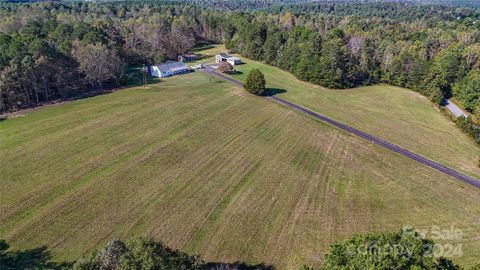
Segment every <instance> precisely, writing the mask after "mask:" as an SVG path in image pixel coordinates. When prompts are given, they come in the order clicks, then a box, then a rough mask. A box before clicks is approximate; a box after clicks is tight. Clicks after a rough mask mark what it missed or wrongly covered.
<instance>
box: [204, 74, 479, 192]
mask: <svg viewBox="0 0 480 270" xmlns="http://www.w3.org/2000/svg"><path fill="white" fill-rule="evenodd" d="M205 72H207V73H209V74H211V75H214V76H217V77H220V78H222V79H225V80H227V81H229V82H232V83H234V84H236V85H238V86H243V83H242V82H240V81H238V80H236V79H233V78H230V77H227V76H225V75H222V74H220V73H218V72H216V71H215V70H214V69H213V68H211V67H206V68H205ZM267 98H268V99H270V100H273V101H275V102H277V103H279V104H282V105H284V106H287V107H290V108H292V109H294V110H296V111H299V112H302V113H305V114H307V115H309V116H312V117H314V118H315V119H318V120H321V121H323V122H326V123H328V124H330V125H332V126H335V127H337V128H340V129H342V130H345V131H347V132H349V133H351V134H354V135H357V136H359V137H361V138H363V139H366V140H368V141H370V142H372V143H374V144H376V145H380V146H383V147H385V148H387V149H389V150H391V151H394V152H396V153H398V154H401V155H403V156H405V157H407V158H410V159H413V160H415V161H417V162H419V163H421V164H423V165H426V166H429V167H430V168H433V169H435V170H437V171H439V172H441V173H444V174H446V175H449V176H452V177H454V178H456V179H458V180H461V181H463V182H465V183H468V184H470V185H473V186H475V187H477V188H480V180H477V179H475V178H473V177H470V176H467V175H465V174H462V173H460V172H459V171H456V170H454V169H452V168H449V167H447V166H444V165H442V164H440V163H437V162H435V161H433V160H430V159H428V158H426V157H423V156H420V155H418V154H415V153H413V152H411V151H409V150H407V149H405V148H402V147H400V146H398V145H395V144H393V143H390V142H387V141H385V140H383V139H380V138H378V137H375V136H373V135H370V134H368V133H365V132H363V131H360V130H358V129H356V128H353V127H351V126H349V125H346V124H344V123H341V122H339V121H336V120H334V119H332V118H330V117H327V116H325V115H321V114H319V113H317V112H314V111H312V110H309V109H306V108H304V107H301V106H299V105H296V104H294V103H292V102H289V101H286V100H284V99H282V98H279V97H276V96H268V97H267Z"/></svg>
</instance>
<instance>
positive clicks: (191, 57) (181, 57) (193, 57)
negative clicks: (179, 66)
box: [177, 54, 198, 62]
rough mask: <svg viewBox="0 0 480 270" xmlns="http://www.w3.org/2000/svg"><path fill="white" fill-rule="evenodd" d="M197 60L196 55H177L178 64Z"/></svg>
mask: <svg viewBox="0 0 480 270" xmlns="http://www.w3.org/2000/svg"><path fill="white" fill-rule="evenodd" d="M197 59H198V56H197V55H196V54H182V55H179V56H178V58H177V60H178V62H190V61H195V60H197Z"/></svg>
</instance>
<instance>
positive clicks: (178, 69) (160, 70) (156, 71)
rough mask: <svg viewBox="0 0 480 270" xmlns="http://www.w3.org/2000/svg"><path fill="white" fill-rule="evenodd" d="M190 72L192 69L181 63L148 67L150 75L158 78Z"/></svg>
mask: <svg viewBox="0 0 480 270" xmlns="http://www.w3.org/2000/svg"><path fill="white" fill-rule="evenodd" d="M190 71H192V69H190V67H188V66H187V65H185V64H184V63H182V62H169V63H165V64H161V65H155V66H150V75H151V76H153V77H159V78H165V77H169V76H173V75H178V74H184V73H188V72H190Z"/></svg>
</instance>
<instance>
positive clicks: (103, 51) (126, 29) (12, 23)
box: [0, 1, 480, 116]
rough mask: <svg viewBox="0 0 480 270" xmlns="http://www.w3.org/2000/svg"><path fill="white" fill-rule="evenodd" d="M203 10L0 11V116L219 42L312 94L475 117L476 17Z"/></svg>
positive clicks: (136, 4) (331, 8)
mask: <svg viewBox="0 0 480 270" xmlns="http://www.w3.org/2000/svg"><path fill="white" fill-rule="evenodd" d="M250 2H255V3H256V4H251V3H250ZM208 3H209V2H208V1H170V2H168V1H167V2H156V1H131V2H122V3H118V2H114V3H99V4H95V3H88V2H71V3H68V4H66V3H51V2H49V3H32V4H1V5H0V17H2V20H1V21H0V32H1V33H0V91H1V95H0V111H12V110H17V109H21V108H26V107H31V106H35V105H37V104H40V103H42V102H45V101H48V100H52V99H57V98H62V97H66V96H69V95H72V94H76V93H81V92H84V91H88V90H92V89H102V88H105V87H113V86H118V85H121V84H122V83H124V70H125V67H127V66H131V65H135V64H151V63H159V62H162V61H165V60H167V59H175V58H176V56H177V55H178V54H180V53H184V52H187V51H188V50H190V49H192V48H194V47H196V46H199V45H202V44H209V43H222V42H225V44H226V47H227V48H228V49H230V50H232V51H235V52H238V53H240V54H242V55H244V56H246V57H249V58H252V59H255V60H261V61H264V62H266V63H268V64H271V65H274V66H278V67H280V68H282V69H284V70H287V71H289V72H292V73H293V74H295V75H296V76H297V77H298V78H300V79H302V80H305V81H309V82H312V83H316V84H319V85H322V86H326V87H330V88H349V87H355V86H361V85H369V84H375V83H388V84H393V85H397V86H401V87H407V88H411V89H414V90H416V91H418V92H420V93H422V94H424V95H425V96H427V97H429V98H430V99H431V100H432V101H433V102H435V103H438V104H440V103H442V101H443V99H444V98H450V97H454V98H455V99H456V100H458V101H459V102H460V103H461V104H462V105H463V106H464V107H465V108H466V109H467V110H468V111H470V112H472V113H476V114H477V116H478V115H480V91H479V90H478V89H479V85H480V80H479V78H480V12H479V11H478V10H475V9H468V8H453V7H443V6H432V5H414V4H405V3H388V2H387V3H375V2H366V3H348V1H344V2H342V1H341V2H340V3H333V2H327V3H325V2H318V3H315V2H313V3H312V2H310V1H307V2H305V1H299V3H296V2H294V1H291V2H290V1H287V3H284V4H281V5H280V4H278V1H277V2H273V4H271V5H270V4H268V5H267V4H265V5H264V8H257V9H255V7H257V6H256V5H259V6H262V5H263V4H264V3H263V2H262V1H233V2H232V3H230V4H233V5H240V6H242V7H244V6H246V7H248V6H249V5H253V6H251V8H252V9H254V10H253V11H248V12H243V11H219V10H218V9H219V7H217V6H216V5H218V3H217V4H215V5H214V4H211V5H208ZM249 3H250V4H249ZM262 3H263V4H262ZM197 4H198V5H200V6H201V8H200V7H199V6H197ZM246 7H245V8H246Z"/></svg>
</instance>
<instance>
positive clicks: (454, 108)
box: [445, 99, 468, 118]
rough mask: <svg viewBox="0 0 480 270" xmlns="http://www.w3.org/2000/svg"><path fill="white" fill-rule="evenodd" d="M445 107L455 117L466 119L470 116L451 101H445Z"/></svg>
mask: <svg viewBox="0 0 480 270" xmlns="http://www.w3.org/2000/svg"><path fill="white" fill-rule="evenodd" d="M445 107H446V108H447V109H448V110H449V111H450V112H451V113H453V115H455V117H460V116H463V117H465V118H467V117H468V115H467V114H466V113H465V112H464V111H463V110H462V109H461V108H460V107H458V106H457V105H456V104H455V103H453V102H451V101H450V100H449V99H447V100H445Z"/></svg>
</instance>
